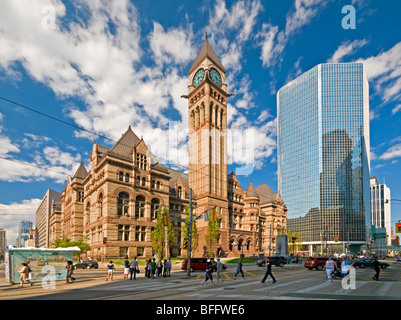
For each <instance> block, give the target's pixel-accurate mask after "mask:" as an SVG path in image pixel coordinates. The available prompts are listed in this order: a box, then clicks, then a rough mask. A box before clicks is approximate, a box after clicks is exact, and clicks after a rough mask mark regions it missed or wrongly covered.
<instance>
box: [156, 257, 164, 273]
mask: <svg viewBox="0 0 401 320" xmlns="http://www.w3.org/2000/svg"><path fill="white" fill-rule="evenodd" d="M156 268H157V276H158V277H161V276H162V275H163V263H162V261H161V260H159V262H158V263H157V266H156Z"/></svg>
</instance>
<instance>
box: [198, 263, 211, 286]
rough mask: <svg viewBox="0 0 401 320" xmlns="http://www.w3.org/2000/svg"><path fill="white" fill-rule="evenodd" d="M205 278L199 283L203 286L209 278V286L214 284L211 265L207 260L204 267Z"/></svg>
mask: <svg viewBox="0 0 401 320" xmlns="http://www.w3.org/2000/svg"><path fill="white" fill-rule="evenodd" d="M205 272H206V274H205V280H203V282H202V283H201V285H202V286H203V285H204V284H205V283H206V282H208V281H209V280H210V281H211V283H212V284H211V286H214V282H213V265H212V263H211V262H208V264H207V266H206V269H205Z"/></svg>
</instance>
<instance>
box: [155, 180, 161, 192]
mask: <svg viewBox="0 0 401 320" xmlns="http://www.w3.org/2000/svg"><path fill="white" fill-rule="evenodd" d="M156 189H157V190H160V181H157V182H156Z"/></svg>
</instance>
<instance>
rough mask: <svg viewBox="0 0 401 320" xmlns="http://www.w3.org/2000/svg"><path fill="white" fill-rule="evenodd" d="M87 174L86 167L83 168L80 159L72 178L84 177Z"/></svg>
mask: <svg viewBox="0 0 401 320" xmlns="http://www.w3.org/2000/svg"><path fill="white" fill-rule="evenodd" d="M87 175H88V171H86V168H85V166H84V164H83V162H82V161H81V163H80V165H79V167H78V169H77V171H76V172H75V174H74V177H73V179H76V178H78V179H85V178H86V176H87Z"/></svg>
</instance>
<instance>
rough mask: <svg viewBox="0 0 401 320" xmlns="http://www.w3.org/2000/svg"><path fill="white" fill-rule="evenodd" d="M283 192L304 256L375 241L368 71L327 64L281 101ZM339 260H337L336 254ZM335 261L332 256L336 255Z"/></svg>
mask: <svg viewBox="0 0 401 320" xmlns="http://www.w3.org/2000/svg"><path fill="white" fill-rule="evenodd" d="M277 115H278V147H277V151H278V187H279V190H280V191H281V194H282V197H283V200H284V202H285V204H286V206H287V208H288V213H287V218H288V230H291V231H293V232H298V233H299V235H300V236H301V238H302V243H303V244H304V249H305V250H308V251H309V252H313V253H316V252H320V251H321V248H322V247H323V244H324V245H326V244H328V245H329V248H330V250H331V251H334V252H344V251H345V249H346V248H349V249H351V250H353V251H357V250H359V249H360V246H362V245H365V244H366V241H367V240H368V239H369V237H370V235H369V232H370V186H369V184H370V157H369V152H370V144H369V86H368V81H367V78H366V74H365V71H364V66H363V64H362V63H340V64H320V65H318V66H316V67H315V68H313V69H311V70H309V71H308V72H306V73H304V74H303V75H301V76H299V77H298V78H296V79H295V80H293V81H291V82H290V83H288V84H287V85H286V86H284V87H283V88H281V89H280V90H279V92H278V94H277ZM334 252H332V253H334ZM329 253H330V251H329Z"/></svg>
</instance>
